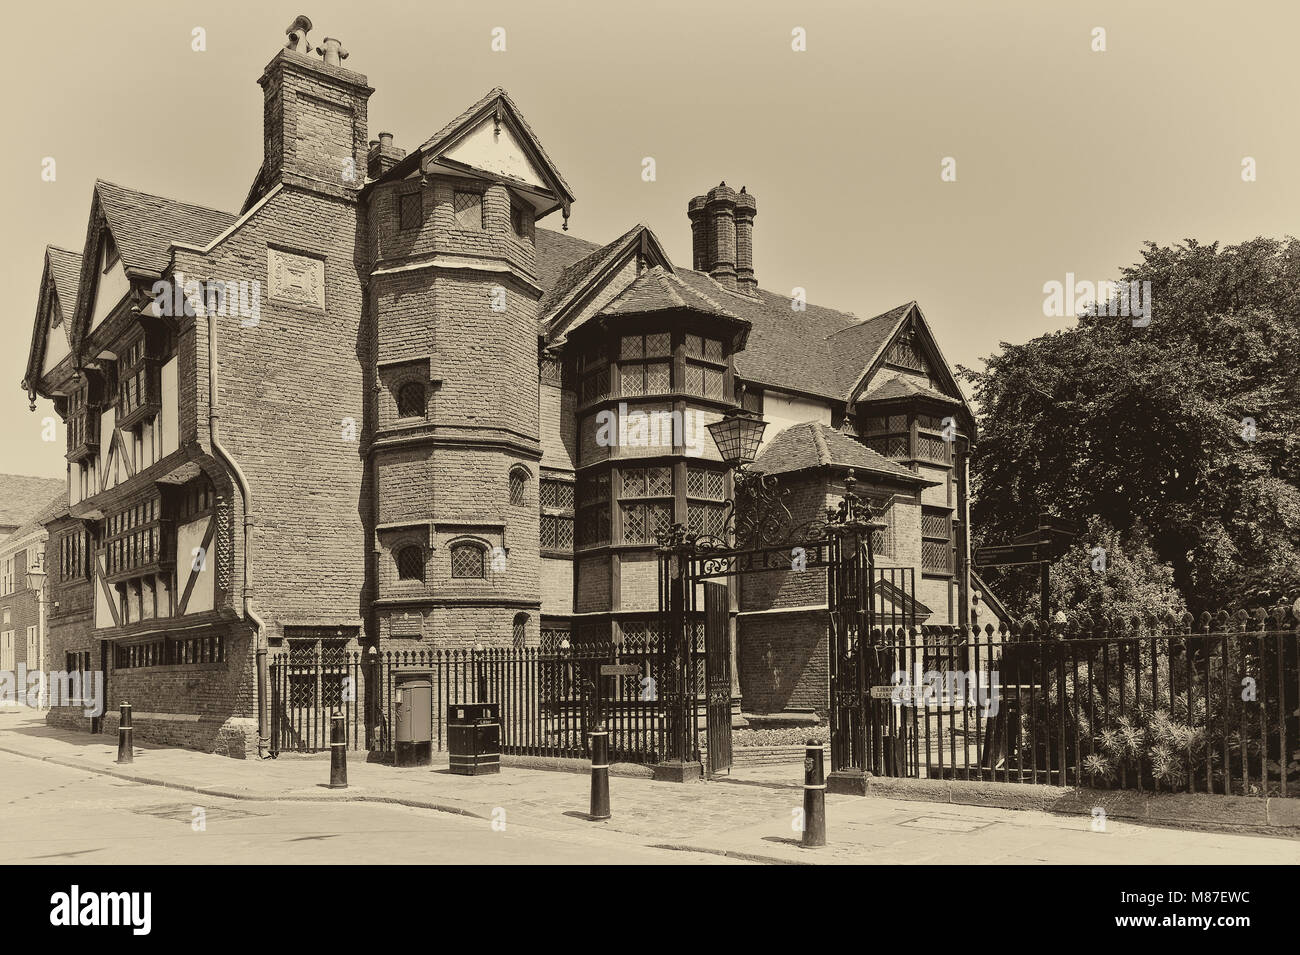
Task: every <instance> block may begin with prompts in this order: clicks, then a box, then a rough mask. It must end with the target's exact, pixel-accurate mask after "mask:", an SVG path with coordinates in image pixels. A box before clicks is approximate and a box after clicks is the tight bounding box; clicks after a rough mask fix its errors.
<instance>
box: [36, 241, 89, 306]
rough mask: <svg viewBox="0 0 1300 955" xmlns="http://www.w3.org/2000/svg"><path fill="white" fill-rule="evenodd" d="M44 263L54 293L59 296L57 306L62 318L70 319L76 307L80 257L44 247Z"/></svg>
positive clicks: (53, 247) (72, 253) (74, 253)
mask: <svg viewBox="0 0 1300 955" xmlns="http://www.w3.org/2000/svg"><path fill="white" fill-rule="evenodd" d="M45 261H46V264H47V266H48V268H49V270H50V278H51V279H52V280H53V282H54V291H55V292H56V293H57V294H58V296H59V305H60V306H62V308H63V310H64V317H65V318H71V317H72V310H73V309H74V308H76V307H77V286H78V284H79V283H80V282H81V256H80V255H79V254H78V253H76V252H71V251H69V250H68V249H61V248H59V247H58V246H57V245H47V246H46V247H45Z"/></svg>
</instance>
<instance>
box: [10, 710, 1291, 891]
mask: <svg viewBox="0 0 1300 955" xmlns="http://www.w3.org/2000/svg"><path fill="white" fill-rule="evenodd" d="M0 751H4V752H8V753H12V754H15V755H19V756H25V757H28V758H32V759H40V760H47V761H50V762H53V763H56V764H59V765H64V766H69V767H72V768H76V769H82V770H87V771H91V772H97V773H103V774H107V775H112V776H117V777H119V778H122V779H128V780H132V781H135V782H140V783H147V784H153V785H160V786H166V787H170V788H173V789H179V790H185V791H192V792H196V793H200V794H207V795H211V796H224V797H228V798H235V799H250V800H274V801H292V800H312V801H324V802H347V801H350V800H353V801H355V800H371V801H378V802H396V803H400V804H402V805H408V806H414V807H420V808H426V809H437V810H441V811H444V812H453V813H459V814H462V815H466V816H471V817H477V818H481V819H484V820H491V819H493V818H494V814H495V817H496V818H501V813H502V812H504V819H505V820H506V821H507V823H508V825H509V826H510V827H511V829H512V830H513V831H518V830H520V829H523V830H530V829H531V830H550V831H558V830H571V831H579V830H580V831H582V832H584V833H589V834H601V835H602V836H603V837H604V838H608V839H609V840H610V841H611V842H615V843H617V842H623V843H627V844H632V843H635V844H637V845H643V846H657V847H670V848H680V849H683V850H691V851H695V852H700V851H703V852H710V853H718V854H725V855H729V856H733V857H736V858H739V859H749V860H753V861H765V862H781V863H792V864H825V863H831V864H835V863H839V864H855V863H856V864H863V863H904V864H921V863H962V864H970V863H982V864H994V863H1013V864H1025V863H1028V864H1044V863H1076V864H1101V865H1114V864H1133V863H1147V864H1150V863H1156V864H1160V863H1170V864H1193V863H1194V864H1232V863H1238V864H1242V863H1248V864H1252V865H1270V864H1283V865H1285V864H1290V865H1295V864H1297V863H1300V840H1296V839H1292V838H1282V837H1275V836H1258V835H1244V834H1230V833H1211V832H1194V831H1185V830H1176V829H1167V828H1156V827H1150V826H1143V825H1138V824H1133V823H1126V822H1119V821H1114V820H1112V821H1110V822H1109V823H1108V824H1107V827H1106V831H1105V832H1096V831H1093V829H1092V826H1091V820H1090V819H1089V818H1087V817H1083V816H1080V817H1072V816H1061V815H1052V814H1047V813H1041V812H1029V811H1015V810H1006V809H992V808H986V807H979V806H959V805H951V804H936V803H928V802H905V801H900V800H894V799H882V798H872V797H865V798H864V797H858V796H840V795H828V796H827V797H826V815H827V834H828V841H829V843H830V845H828V846H826V847H825V848H822V849H816V850H812V849H804V848H802V847H801V846H800V845H799V833H798V832H797V831H796V830H795V829H794V828H793V826H792V822H793V820H794V811H795V810H797V809H799V808H800V807H801V806H802V800H803V791H802V788H801V783H802V779H801V778H800V773H801V770H802V766H801V765H799V764H797V763H795V764H791V765H790V766H789V767H770V766H766V767H761V768H758V769H754V770H750V771H745V770H738V771H737V773H736V774H734V775H733V776H732V777H731V778H730V779H727V780H723V781H715V782H707V783H692V784H685V785H683V784H674V783H665V782H654V781H652V780H648V779H641V778H634V777H623V776H616V777H613V778H612V779H611V780H610V790H611V796H610V801H611V806H612V812H613V818H612V819H609V820H606V821H603V822H598V823H593V822H591V821H589V820H588V819H587V818H586V811H587V806H588V798H589V792H590V788H589V787H590V781H589V778H588V777H587V776H586V775H585V774H577V773H565V772H550V771H545V770H536V769H520V768H511V767H503V769H502V772H501V774H500V775H495V776H481V777H463V776H453V775H451V774H450V773H448V772H447V770H446V764H445V757H444V760H443V762H442V763H441V764H440V765H435V766H434V767H433V768H432V769H429V768H419V769H397V768H394V767H392V766H386V765H383V764H379V763H366V762H364V761H362V760H361V759H360V758H359V756H360V754H358V753H350V754H349V756H350V758H349V762H348V781H349V784H350V785H349V788H348V789H346V790H331V789H328V788H327V787H326V784H327V783H328V781H329V762H328V759H322V758H303V757H292V756H285V757H281V758H280V759H276V760H263V761H257V760H234V759H229V758H227V757H224V756H215V755H209V754H205V753H197V752H192V751H189V750H181V749H169V748H158V747H151V746H145V745H138V746H137V747H136V750H135V753H136V755H135V762H134V763H133V764H131V765H127V766H118V765H117V764H116V763H115V761H114V760H115V758H116V755H117V749H116V740H115V739H111V738H109V737H106V736H91V735H89V734H84V733H73V732H69V731H64V730H57V729H51V728H49V727H47V726H46V725H45V724H44V722H43V720H41V719H40V718H34V717H33V716H32V715H30V714H28V713H19V714H15V713H12V712H9V713H0ZM782 777H794V778H789V779H788V780H786V781H784V782H783V781H782ZM4 785H5V784H4V782H3V781H2V780H0V790H3V788H4ZM683 861H685V857H684V860H683Z"/></svg>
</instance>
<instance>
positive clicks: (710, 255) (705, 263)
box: [686, 182, 758, 294]
mask: <svg viewBox="0 0 1300 955" xmlns="http://www.w3.org/2000/svg"><path fill="white" fill-rule="evenodd" d="M757 213H758V203H757V202H755V201H754V197H753V196H751V195H750V194H749V193H748V192H746V191H745V189H744V188H742V189H741V190H740V193H739V194H737V193H736V192H735V191H734V190H733V189H731V188H729V187H728V186H727V184H726V183H725V182H722V183H719V184H718V185H717V186H715V187H714V188H712V189H710V190H709V191H708V193H707V194H705V195H703V196H696V197H695V198H693V199H692V200H691V201H690V202H689V203H687V205H686V215H687V216H689V217H690V220H691V257H692V259H693V260H694V268H695V271H697V272H708V273H709V275H711V276H713V278H714V279H715V280H716V281H717V282H718V283H719V284H720V285H725V286H727V287H728V288H733V289H735V290H736V291H738V292H744V293H746V294H753V293H754V292H755V291H756V290H757V289H758V282H757V281H756V280H755V278H754V216H755V215H756V214H757Z"/></svg>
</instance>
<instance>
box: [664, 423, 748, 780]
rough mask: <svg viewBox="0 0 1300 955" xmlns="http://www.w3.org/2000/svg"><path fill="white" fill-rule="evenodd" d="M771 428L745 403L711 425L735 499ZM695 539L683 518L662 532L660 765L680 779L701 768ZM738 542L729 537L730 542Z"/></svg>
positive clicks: (672, 775)
mask: <svg viewBox="0 0 1300 955" xmlns="http://www.w3.org/2000/svg"><path fill="white" fill-rule="evenodd" d="M766 428H767V422H766V421H764V420H763V419H762V417H760V416H759V415H757V414H754V413H753V412H750V411H745V410H744V409H741V408H732V409H730V410H729V411H727V413H726V414H725V415H724V416H723V417H722V419H721V420H719V421H715V422H713V423H712V424H710V425H708V429H709V434H711V435H712V436H713V442H714V444H716V445H717V448H718V454H719V456H720V457H721V458H722V461H723V463H724V464H726V466H727V467H728V468H729V469H730V470H731V471H732V475H733V485H734V491H733V495H732V496H733V499H738V498H740V497H742V496H743V492H744V489H745V488H747V487H748V486H749V484H750V481H751V475H750V472H749V471H748V470H747V469H748V466H749V465H750V464H752V463H753V462H754V458H755V457H756V456H757V454H758V447H759V444H760V443H761V442H762V439H763V431H764V430H765V429H766ZM755 479H757V478H755ZM733 508H734V505H733ZM695 540H696V538H695V535H693V534H691V532H690V529H689V528H688V527H687V526H685V525H683V524H681V523H679V522H674V523H673V525H672V527H671V528H670V529H669V530H668V532H667V533H666V534H663V535H661V536H660V537H659V557H660V572H661V574H662V576H661V578H660V580H661V587H662V589H661V591H660V601H661V607H665V609H667V611H668V619H667V621H666V622H667V627H666V630H665V638H666V640H665V643H666V646H665V649H666V650H667V656H668V660H669V664H670V666H669V671H668V673H667V674H665V676H666V677H667V679H666V680H665V681H664V682H665V684H666V685H665V686H663V687H661V688H660V690H659V695H660V696H661V698H662V699H663V703H664V716H665V718H666V721H667V726H666V730H667V732H666V739H665V742H666V750H667V752H666V753H665V756H666V757H667V758H666V760H665V761H664V763H662V764H661V766H660V769H661V770H662V771H663V772H664V775H665V777H666V778H673V779H676V780H678V781H684V780H687V779H692V778H698V773H699V763H698V761H696V760H694V759H690V757H691V756H692V755H693V754H692V752H691V750H690V748H689V739H690V734H689V729H690V727H691V726H693V725H694V724H693V723H692V720H694V719H696V718H697V714H696V713H695V693H694V687H693V685H692V681H691V676H692V674H691V672H690V660H691V641H690V640H689V639H688V637H687V633H688V630H687V627H688V620H687V608H688V607H689V606H690V600H691V594H690V592H689V588H690V586H691V579H692V577H691V560H692V554H693V552H694V547H695ZM732 543H733V542H732V541H727V542H726V544H727V545H728V546H730V545H731V544H732Z"/></svg>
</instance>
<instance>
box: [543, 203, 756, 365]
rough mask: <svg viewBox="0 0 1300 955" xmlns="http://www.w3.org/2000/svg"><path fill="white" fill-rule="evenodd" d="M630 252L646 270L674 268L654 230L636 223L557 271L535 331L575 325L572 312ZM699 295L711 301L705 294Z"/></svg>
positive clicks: (558, 334)
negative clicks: (656, 267) (640, 259)
mask: <svg viewBox="0 0 1300 955" xmlns="http://www.w3.org/2000/svg"><path fill="white" fill-rule="evenodd" d="M633 255H640V256H642V258H643V261H644V265H645V267H646V269H647V270H648V269H650V268H653V267H655V266H661V267H662V269H663V271H664V272H666V273H669V274H672V273H673V272H674V271H675V270H674V269H673V266H672V263H671V262H670V261H669V260H668V255H667V253H665V252H664V250H663V246H661V245H660V244H659V239H658V238H657V237H656V236H655V234H654V232H652V231H651V230H650V228H649V227H648V226H645V225H641V224H637V225H635V226H633V227H632V228H631V229H629V230H628V231H627V232H625V233H623V234H622V235H621V236H619V237H618V238H617V239H615V240H614V241H613V242H611V243H609V245H605V246H601V247H600V248H599V249H595V250H593V251H592V252H590V253H588V254H587V255H585V256H583V257H582V258H581V259H579V260H578V261H576V262H574V263H572V264H571V265H569V266H568V267H567V268H565V269H564V270H563V271H562V272H561V273H560V275H559V277H558V279H557V280H556V283H555V285H554V286H553V287H552V288H550V289H548V290H547V291H546V292H545V293H544V294H543V296H542V300H541V302H540V303H539V304H538V308H537V313H538V316H539V333H540V334H542V335H545V336H546V337H548V338H550V339H551V340H555V339H557V338H562V337H563V336H564V335H565V334H567V333H568V332H569V331H570V329H571V328H572V327H576V326H571V325H570V324H569V320H570V318H571V317H572V314H573V313H575V312H576V311H577V309H578V308H579V307H580V306H581V305H582V303H584V302H585V301H586V300H587V297H588V295H589V293H591V292H592V291H594V290H595V289H598V288H601V287H602V286H603V284H604V283H605V281H606V280H607V279H608V278H609V276H610V275H612V274H613V273H614V272H617V271H618V270H619V269H620V268H622V267H623V265H624V263H626V262H627V261H628V260H629V259H630V258H631V257H632V256H633ZM621 291H623V290H620V292H621ZM703 298H704V299H705V300H706V301H714V299H713V298H711V297H710V296H709V295H707V294H705V295H703ZM714 304H715V305H716V302H714ZM713 314H723V315H725V317H730V318H733V319H734V318H736V316H735V315H734V314H730V313H725V312H716V311H715V312H714V313H713Z"/></svg>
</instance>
